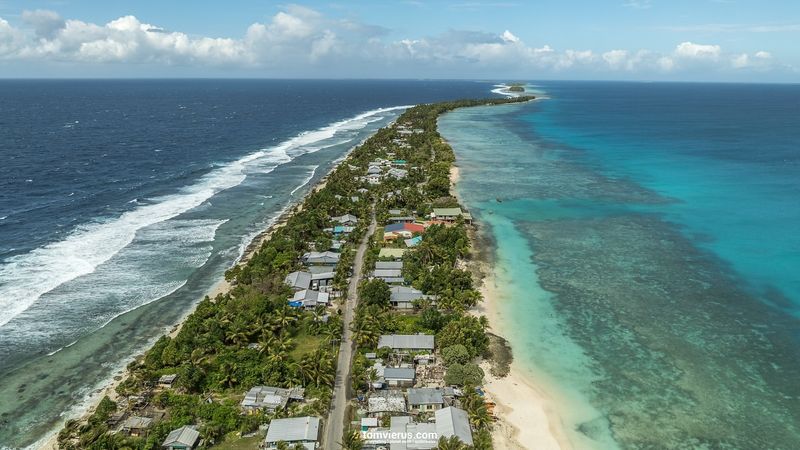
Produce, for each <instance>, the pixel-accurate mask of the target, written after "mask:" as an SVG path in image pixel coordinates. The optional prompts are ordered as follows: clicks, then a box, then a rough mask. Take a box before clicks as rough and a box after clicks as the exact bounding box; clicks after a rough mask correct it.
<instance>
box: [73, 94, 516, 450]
mask: <svg viewBox="0 0 800 450" xmlns="http://www.w3.org/2000/svg"><path fill="white" fill-rule="evenodd" d="M525 100H527V98H516V99H491V100H463V101H456V102H447V103H438V104H433V105H420V106H417V107H414V108H411V109H409V110H407V111H406V112H405V113H404V114H402V115H401V116H400V118H399V119H398V123H408V124H411V125H412V126H413V127H414V128H417V129H421V130H422V132H421V133H418V134H412V135H409V136H406V137H405V138H406V140H407V142H408V144H409V145H408V147H403V148H398V147H397V146H396V145H395V144H394V142H393V141H394V140H395V139H397V138H398V136H399V135H398V133H397V130H396V129H395V128H393V127H387V128H383V129H381V130H379V131H378V132H377V133H376V134H375V135H374V136H372V137H371V138H370V139H368V140H367V141H365V142H364V143H363V144H361V145H359V146H358V147H356V148H355V149H353V151H352V152H351V153H350V155H349V156H348V158H347V159H346V160H345V161H344V162H343V163H342V164H341V165H339V166H338V167H337V168H336V169H335V170H334V171H332V172H331V173H330V174H329V175H328V177H327V183H326V185H325V187H324V188H322V189H319V190H316V191H314V192H311V193H309V194H308V195H307V197H306V199H305V200H304V201H303V203H302V204H301V205H299V207H298V208H295V210H294V211H293V212H292V214H291V215H290V216H289V217H288V218H287V219H286V221H285V224H284V225H283V226H281V227H277V228H276V229H275V230H274V232H273V234H272V235H271V237H270V238H269V239H268V240H266V241H265V242H264V243H263V244H262V245H261V246H260V248H259V249H258V250H257V251H256V252H255V253H254V254H253V255H252V256H251V257H250V258H249V260H247V262H246V263H245V264H241V265H237V266H235V267H233V268H232V269H230V270H228V271H227V272H226V274H225V278H226V280H228V281H229V282H231V283H232V285H233V287H232V289H231V290H230V291H229V292H228V293H226V294H221V295H218V296H217V297H216V298H213V299H212V298H208V297H206V298H205V299H204V300H202V301H201V302H200V303H199V304H198V305H197V308H196V310H195V311H194V312H193V313H192V314H191V315H190V316H189V317H188V318H187V319H186V321H185V322H184V324H183V326H182V327H181V329H180V331H179V332H178V333H177V334H176V335H175V336H174V337H169V336H164V337H162V338H161V339H159V340H158V341H157V342H156V343H155V345H153V347H152V348H151V349H150V350H148V351H147V353H146V354H145V355H143V356H142V357H140V358H137V359H136V360H135V361H134V362H132V363H131V364H130V365H129V367H128V369H129V376H128V377H127V378H126V379H125V380H124V382H122V383H121V384H120V386H119V387H118V388H117V394H118V395H119V398H120V400H119V401H118V402H116V403H115V402H113V401H111V399H109V398H104V399H103V400H102V401H101V403H100V405H99V406H98V408H97V409H96V410H95V411H94V413H93V414H92V415H91V416H90V417H88V419H87V420H86V421H84V422H78V421H70V422H69V423H67V425H66V426H65V428H64V429H63V430H62V431H61V433H60V434H59V439H58V441H59V446H60V447H61V448H64V449H77V448H88V449H117V448H130V449H157V448H160V444H161V442H162V441H163V440H164V438H165V437H166V435H167V433H169V431H170V430H172V429H175V428H178V427H180V426H183V425H197V426H198V429H199V430H200V433H201V436H202V437H203V439H204V440H205V441H204V445H205V446H206V447H211V446H214V445H215V444H220V443H222V445H225V446H229V447H230V446H231V442H232V439H233V438H236V437H238V436H240V435H243V434H246V433H250V432H253V431H256V430H257V429H258V427H259V426H260V425H262V424H263V423H266V422H268V421H269V420H270V419H271V418H272V417H274V416H282V415H288V416H294V415H324V414H325V413H326V412H327V409H328V407H329V404H330V396H331V385H332V383H333V377H334V374H335V361H336V356H337V355H336V349H337V347H336V343H337V340H338V339H340V337H341V332H342V321H341V318H340V317H339V315H338V314H336V313H333V314H330V317H328V318H327V320H323V317H326V314H325V313H326V311H325V310H324V309H317V310H314V311H298V310H296V309H294V308H290V307H289V306H288V305H287V299H288V298H289V297H290V295H291V290H290V289H289V288H288V287H287V286H285V285H284V283H283V280H284V278H285V276H286V275H287V274H288V273H289V272H291V271H293V270H298V269H299V268H300V267H301V264H300V257H301V256H302V254H303V253H304V252H307V251H309V250H318V251H323V250H327V248H328V247H329V245H330V242H331V235H330V234H329V233H327V232H325V231H324V229H325V228H326V227H328V226H330V220H329V217H330V216H339V215H342V214H348V213H349V214H354V215H356V216H358V217H360V218H366V217H368V216H369V214H370V211H371V207H372V204H373V201H376V202H377V206H376V212H377V214H378V216H379V217H385V216H386V214H387V213H386V211H387V210H388V209H391V208H401V209H404V210H408V211H417V214H426V213H427V212H429V211H430V210H431V208H432V207H439V206H457V205H458V202H457V201H456V199H454V198H452V197H450V193H449V191H450V181H449V169H450V165H451V164H452V162H453V161H454V159H455V158H454V155H453V151H452V149H451V148H450V146H449V145H448V144H447V143H446V142H444V140H442V139H441V137H440V136H439V134H438V132H437V131H436V119H437V117H438V116H439V115H440V114H441V113H443V112H445V111H448V110H452V109H455V108H460V107H468V106H477V105H485V104H500V103H510V102H518V101H525ZM389 149H392V151H393V152H394V154H395V155H394V158H397V159H405V160H406V161H408V165H409V167H415V168H416V169H414V170H409V173H408V176H407V177H406V178H403V179H387V180H386V181H385V182H383V183H381V184H380V185H377V186H369V185H367V184H366V183H365V182H364V181H361V180H360V177H361V176H363V175H365V174H366V169H367V165H368V162H369V161H371V160H373V159H374V158H376V157H384V158H385V157H387V156H388V154H387V153H388V150H389ZM364 188H369V192H368V193H364V192H363V191H361V192H359V190H360V189H364ZM389 193H391V194H392V195H388V194H389ZM353 196H358V197H359V200H358V201H357V202H353V201H352V200H351V197H353ZM366 222H367V221H366V220H361V221H359V224H358V226H357V227H356V229H355V231H354V232H353V233H351V234H350V235H349V237H348V240H347V242H346V243H345V245H344V246H343V247H342V249H341V259H340V263H339V266H338V267H337V271H336V277H335V279H334V288H335V289H336V290H338V291H340V292H342V294H343V295H344V294H345V293H346V285H347V282H348V278H349V276H350V275H351V274H350V272H351V270H352V265H353V258H354V253H355V252H354V249H353V247H354V244H353V243H355V242H358V240H359V239H360V237H361V236H363V235H364V233H365V231H366ZM469 250H470V243H469V239H468V236H467V231H466V225H465V224H463V223H459V224H457V225H456V226H453V227H444V226H432V227H430V228H429V229H428V230H427V232H426V234H425V239H424V241H423V242H422V244H421V245H419V246H418V247H417V248H416V249H414V250H413V251H410V252H409V253H408V254H407V255H406V268H405V275H406V277H407V278H408V279H409V280H411V281H412V283H413V285H414V286H415V287H417V288H419V289H421V290H422V291H423V292H425V293H427V294H431V295H436V296H437V301H436V304H435V305H432V304H426V305H425V304H421V305H418V306H419V311H418V313H417V314H414V315H402V314H395V313H393V312H392V311H390V310H389V289H388V286H386V284H385V283H383V282H382V281H370V282H365V283H364V284H363V285H362V286H361V287H360V290H359V292H360V298H361V300H362V301H361V302H360V303H359V305H358V307H357V314H356V318H355V320H354V323H353V330H354V332H355V340H356V343H357V345H358V346H359V348H361V349H368V348H374V346H375V345H377V341H378V338H379V337H380V335H381V334H384V333H392V332H394V333H415V332H427V333H432V334H436V337H437V343H438V345H439V346H440V348H445V347H456V346H458V345H460V346H462V347H463V348H460V347H459V348H457V349H453V350H451V351H449V352H448V353H452V361H450V362H449V365H450V368H451V369H450V370H451V371H452V372H453V375H452V377H453V378H454V379H455V378H457V379H458V380H457V381H460V383H456V384H467V385H469V384H477V382H479V381H480V378H482V373H481V374H478V373H477V372H476V371H475V370H474V368H473V367H472V365H471V363H470V361H471V360H472V359H474V358H475V357H477V356H479V355H481V354H482V353H483V352H484V351H485V350H486V347H487V339H486V335H485V329H486V322H485V320H484V319H479V318H475V317H473V316H469V315H466V314H465V311H466V310H467V309H469V308H471V307H472V306H474V305H475V304H477V302H478V301H479V300H480V294H479V293H478V292H477V291H476V290H475V289H474V286H473V281H472V278H471V276H470V274H469V273H468V272H467V271H465V270H463V269H460V268H458V262H459V261H463V260H465V259H467V258H469ZM368 258H369V261H372V262H374V260H375V259H376V258H377V245H376V243H374V242H373V244H372V246H371V250H370V253H369V256H368ZM354 365H355V367H354V370H353V375H354V376H353V385H354V387H355V388H356V389H363V388H364V386H365V383H366V381H367V378H368V376H369V373H368V371H367V370H366V367H367V365H368V363H367V362H366V359H365V358H364V357H363V354H359V355H358V356H357V357H356V360H355V362H354ZM459 365H460V368H459ZM166 374H177V379H176V381H175V384H174V386H173V387H172V388H171V389H167V390H164V389H157V388H154V386H155V385H156V384H157V380H158V379H159V377H160V376H162V375H166ZM448 375H450V374H449V373H448ZM262 384H263V385H273V386H282V387H290V386H304V387H305V388H306V399H307V400H310V401H308V402H307V404H305V405H304V406H302V407H299V406H297V405H294V406H291V407H290V408H289V410H288V411H285V412H284V411H278V412H276V413H275V415H273V416H269V417H268V416H266V415H264V414H263V413H257V414H252V415H243V414H241V410H240V408H239V402H240V401H241V399H242V396H243V394H244V393H245V392H246V391H247V390H248V389H249V388H250V387H252V386H255V385H262ZM466 392H467V393H468V395H467V397H466V398H465V403H464V404H465V405H466V409H467V411H469V413H470V417H471V420H472V421H473V425H474V426H475V429H476V430H478V432H477V433H476V436H475V440H476V445H475V448H491V439H490V438H489V434H488V425H489V418H488V414H486V410H485V405H483V402H482V400H480V399H479V398H477V396H475V395H473V394H474V390H471V389H466ZM134 396H135V397H141V398H144V399H145V403H146V404H147V405H148V408H149V409H148V411H154V410H155V411H161V412H164V418H163V420H160V421H158V422H157V423H155V424H154V425H153V427H152V428H151V429H150V430H149V432H148V433H147V435H146V436H144V437H128V436H125V435H123V434H122V433H114V432H113V431H114V429H115V428H114V427H113V426H111V425H109V419H110V418H111V417H112V415H113V414H114V413H117V412H121V411H123V410H124V409H125V406H124V403H127V400H128V399H129V398H131V397H134ZM473 397H475V398H473ZM481 408H483V409H481ZM145 412H146V411H145ZM140 413H142V412H134V413H133V414H140Z"/></svg>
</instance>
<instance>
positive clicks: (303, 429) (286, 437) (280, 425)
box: [264, 416, 320, 444]
mask: <svg viewBox="0 0 800 450" xmlns="http://www.w3.org/2000/svg"><path fill="white" fill-rule="evenodd" d="M319 425H320V420H319V418H318V417H310V416H307V417H293V418H290V419H273V420H272V422H270V424H269V428H268V429H267V437H266V439H264V442H280V441H284V442H286V443H287V444H288V443H292V442H301V441H316V440H317V439H318V438H319Z"/></svg>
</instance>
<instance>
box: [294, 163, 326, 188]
mask: <svg viewBox="0 0 800 450" xmlns="http://www.w3.org/2000/svg"><path fill="white" fill-rule="evenodd" d="M317 169H319V165H316V166H314V167H312V168H311V173H310V174H309V175H308V176H307V177H306V179H305V180H303V183H302V184H300V186H297V187H296V188H294V189H292V192H289V195H294V193H295V192H297V191H299V190H300V189H301V188H303V187H304V186H305V185H307V184H308V183H309V182H310V181H311V179H312V178H314V174H316V172H317Z"/></svg>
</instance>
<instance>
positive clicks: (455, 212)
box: [433, 208, 461, 217]
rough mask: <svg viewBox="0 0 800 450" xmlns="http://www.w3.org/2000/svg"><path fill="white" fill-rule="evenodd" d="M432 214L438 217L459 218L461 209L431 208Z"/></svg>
mask: <svg viewBox="0 0 800 450" xmlns="http://www.w3.org/2000/svg"><path fill="white" fill-rule="evenodd" d="M433 214H434V215H435V216H436V217H439V216H460V215H461V208H433Z"/></svg>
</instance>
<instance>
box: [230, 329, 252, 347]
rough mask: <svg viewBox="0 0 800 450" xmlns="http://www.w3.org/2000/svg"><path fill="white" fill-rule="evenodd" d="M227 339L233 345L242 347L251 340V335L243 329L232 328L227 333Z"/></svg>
mask: <svg viewBox="0 0 800 450" xmlns="http://www.w3.org/2000/svg"><path fill="white" fill-rule="evenodd" d="M225 340H226V341H228V342H229V343H231V344H233V345H237V346H239V347H242V346H244V345H246V344H247V343H248V342H250V336H249V335H248V334H247V332H245V331H243V330H237V329H231V330H229V331H228V333H226V334H225Z"/></svg>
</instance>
